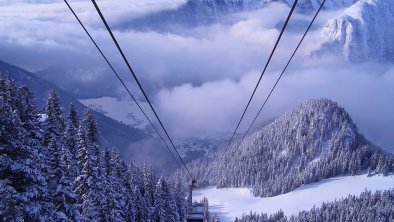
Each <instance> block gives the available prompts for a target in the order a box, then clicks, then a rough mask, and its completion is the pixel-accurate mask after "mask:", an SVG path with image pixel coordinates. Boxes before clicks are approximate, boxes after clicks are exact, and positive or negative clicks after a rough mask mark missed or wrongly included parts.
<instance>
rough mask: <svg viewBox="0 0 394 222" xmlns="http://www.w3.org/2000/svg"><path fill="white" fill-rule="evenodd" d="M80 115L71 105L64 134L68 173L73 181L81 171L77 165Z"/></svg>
mask: <svg viewBox="0 0 394 222" xmlns="http://www.w3.org/2000/svg"><path fill="white" fill-rule="evenodd" d="M78 124H79V119H78V113H77V111H76V110H75V106H74V105H73V104H70V109H69V113H68V115H67V119H66V123H65V131H64V134H63V141H64V146H63V148H64V152H63V154H64V158H65V160H64V161H65V164H66V165H67V169H68V170H67V173H68V175H69V177H70V179H71V180H72V181H74V179H75V178H76V177H77V175H78V173H79V172H80V169H79V168H78V165H77V138H76V135H77V131H78Z"/></svg>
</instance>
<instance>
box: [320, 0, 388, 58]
mask: <svg viewBox="0 0 394 222" xmlns="http://www.w3.org/2000/svg"><path fill="white" fill-rule="evenodd" d="M393 24H394V2H393V1H387V0H360V1H359V2H357V3H356V4H354V5H353V6H351V7H349V8H348V9H347V10H345V11H344V12H343V14H342V15H341V16H339V17H338V18H334V19H331V20H329V21H328V22H327V24H326V25H325V27H324V28H323V30H322V31H321V47H320V48H319V49H318V50H317V51H316V52H315V53H316V54H324V53H325V52H327V51H328V52H335V53H341V54H343V56H344V57H345V58H346V59H347V60H349V61H352V62H363V61H377V62H394V45H393V39H394V29H393Z"/></svg>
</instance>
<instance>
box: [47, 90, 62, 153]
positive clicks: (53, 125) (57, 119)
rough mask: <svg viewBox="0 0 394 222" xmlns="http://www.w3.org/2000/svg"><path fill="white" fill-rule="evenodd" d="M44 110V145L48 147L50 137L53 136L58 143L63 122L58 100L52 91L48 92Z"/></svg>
mask: <svg viewBox="0 0 394 222" xmlns="http://www.w3.org/2000/svg"><path fill="white" fill-rule="evenodd" d="M45 110H46V120H45V124H44V130H45V131H44V132H45V133H44V144H45V145H48V144H49V141H50V140H51V137H52V136H55V137H56V140H58V141H60V136H61V135H62V134H63V132H64V120H63V113H62V108H61V105H60V99H59V97H58V96H57V94H56V92H55V91H54V90H52V91H50V92H49V97H48V103H47V106H46V108H45Z"/></svg>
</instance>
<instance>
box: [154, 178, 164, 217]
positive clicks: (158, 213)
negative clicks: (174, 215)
mask: <svg viewBox="0 0 394 222" xmlns="http://www.w3.org/2000/svg"><path fill="white" fill-rule="evenodd" d="M166 199H167V197H166V193H165V182H164V179H163V178H162V177H160V179H159V180H158V181H157V184H156V187H155V190H154V207H153V214H152V216H153V217H152V219H153V221H155V222H165V221H166V219H167V217H166V209H165V207H166V205H165V204H166V203H165V202H166Z"/></svg>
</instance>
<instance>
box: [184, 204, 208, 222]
mask: <svg viewBox="0 0 394 222" xmlns="http://www.w3.org/2000/svg"><path fill="white" fill-rule="evenodd" d="M207 221H208V215H207V206H206V203H193V210H192V211H191V212H189V214H188V217H187V222H207Z"/></svg>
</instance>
